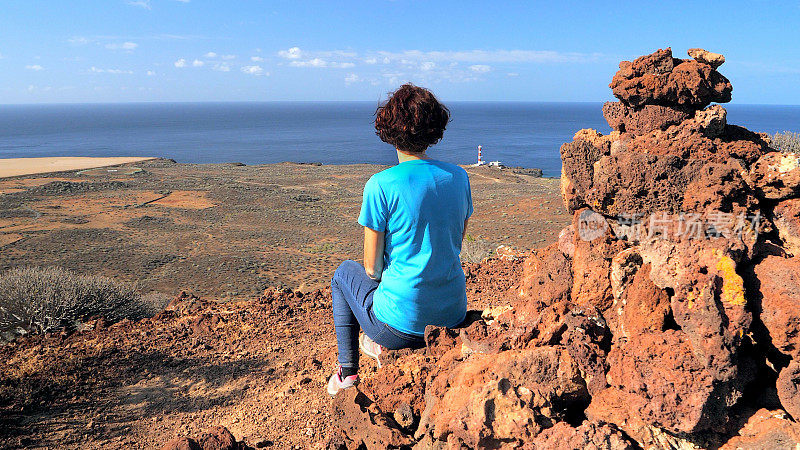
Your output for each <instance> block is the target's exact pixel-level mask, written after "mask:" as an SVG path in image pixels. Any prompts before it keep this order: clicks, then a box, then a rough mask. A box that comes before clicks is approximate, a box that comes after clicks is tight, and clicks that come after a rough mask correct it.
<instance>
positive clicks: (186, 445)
mask: <svg viewBox="0 0 800 450" xmlns="http://www.w3.org/2000/svg"><path fill="white" fill-rule="evenodd" d="M161 450H203V447H200V444H198V443H197V441H195V440H194V439H191V438H188V437H177V438H175V439H173V440H171V441H169V442H167V443H166V444H164V446H163V447H161Z"/></svg>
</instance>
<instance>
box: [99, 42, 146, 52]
mask: <svg viewBox="0 0 800 450" xmlns="http://www.w3.org/2000/svg"><path fill="white" fill-rule="evenodd" d="M138 46H139V44H137V43H135V42H123V43H122V44H106V48H107V49H109V50H127V51H133V50H136V47H138Z"/></svg>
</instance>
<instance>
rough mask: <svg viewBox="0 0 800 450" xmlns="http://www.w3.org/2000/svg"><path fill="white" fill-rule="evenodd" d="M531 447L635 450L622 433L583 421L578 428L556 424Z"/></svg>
mask: <svg viewBox="0 0 800 450" xmlns="http://www.w3.org/2000/svg"><path fill="white" fill-rule="evenodd" d="M532 443H533V447H534V448H536V449H542V450H560V449H566V448H573V449H608V450H633V449H634V448H636V446H634V445H633V444H632V443H631V442H630V441H629V440H628V439H627V438H626V437H625V436H624V435H623V434H622V433H620V432H619V431H618V430H616V429H614V428H612V427H610V426H609V425H598V424H595V423H592V422H589V421H585V422H583V423H582V424H580V425H579V426H578V427H573V426H570V425H569V424H567V423H566V422H558V423H557V424H555V425H554V426H553V427H551V428H548V429H546V430H544V431H543V432H542V433H540V434H539V435H538V436H536V438H535V439H534V440H533V442H532Z"/></svg>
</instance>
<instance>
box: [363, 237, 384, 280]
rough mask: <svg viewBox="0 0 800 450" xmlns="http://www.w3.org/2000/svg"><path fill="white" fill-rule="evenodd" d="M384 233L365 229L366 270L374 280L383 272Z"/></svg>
mask: <svg viewBox="0 0 800 450" xmlns="http://www.w3.org/2000/svg"><path fill="white" fill-rule="evenodd" d="M383 246H384V242H383V232H382V231H375V230H373V229H371V228H369V227H364V270H365V271H366V272H367V275H369V277H370V278H372V279H373V280H376V281H377V280H380V279H381V273H382V272H383Z"/></svg>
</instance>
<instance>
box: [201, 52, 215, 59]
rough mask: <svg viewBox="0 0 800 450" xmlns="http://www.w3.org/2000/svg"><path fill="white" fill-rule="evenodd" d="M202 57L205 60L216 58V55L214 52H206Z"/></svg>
mask: <svg viewBox="0 0 800 450" xmlns="http://www.w3.org/2000/svg"><path fill="white" fill-rule="evenodd" d="M203 56H205V57H206V58H216V57H217V54H216V52H208V53H206V54H205V55H203Z"/></svg>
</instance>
